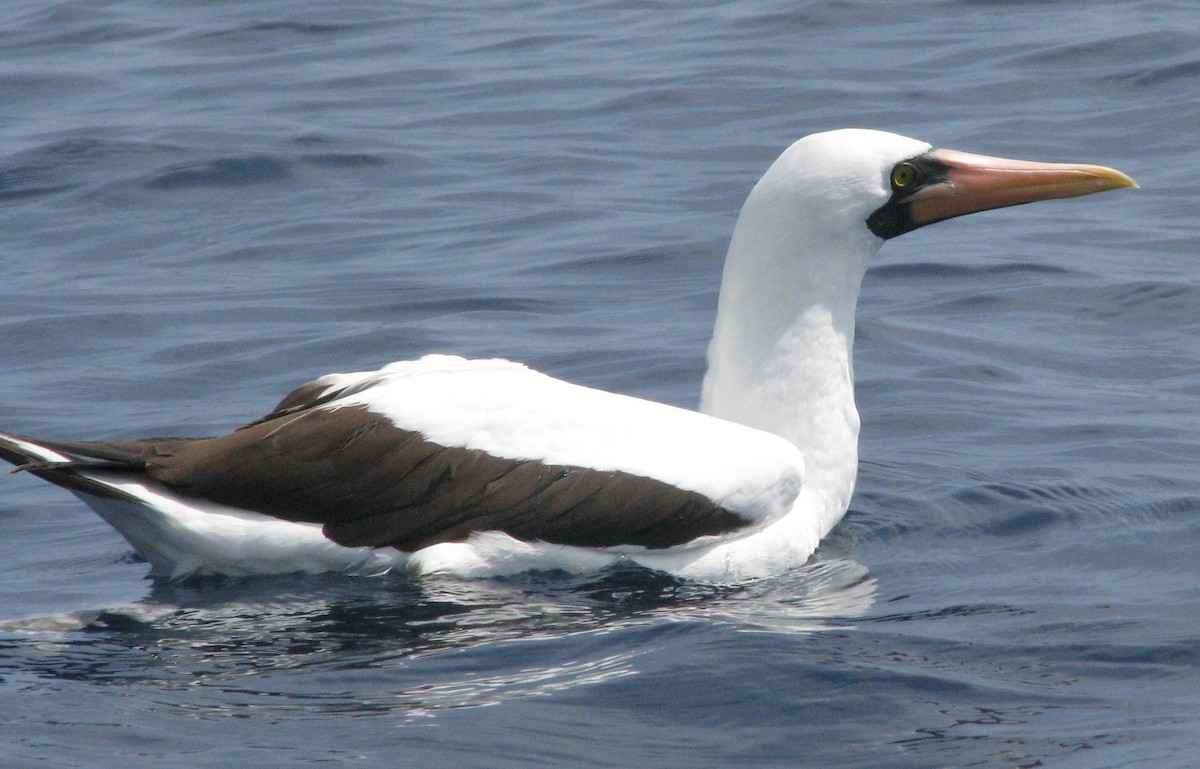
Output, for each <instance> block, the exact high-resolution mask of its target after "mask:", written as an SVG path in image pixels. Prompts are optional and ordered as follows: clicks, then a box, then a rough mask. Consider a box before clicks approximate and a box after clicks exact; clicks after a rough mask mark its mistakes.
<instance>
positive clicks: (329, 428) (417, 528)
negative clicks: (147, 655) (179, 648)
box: [0, 129, 1136, 582]
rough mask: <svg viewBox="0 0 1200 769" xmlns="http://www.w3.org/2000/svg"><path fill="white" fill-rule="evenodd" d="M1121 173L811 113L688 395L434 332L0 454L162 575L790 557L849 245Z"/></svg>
mask: <svg viewBox="0 0 1200 769" xmlns="http://www.w3.org/2000/svg"><path fill="white" fill-rule="evenodd" d="M1130 186H1136V185H1135V183H1134V182H1133V180H1132V179H1130V178H1129V177H1128V176H1126V175H1124V174H1122V173H1121V172H1119V171H1115V170H1113V169H1110V168H1105V167H1102V166H1093V165H1073V164H1051V163H1034V162H1026V161H1014V160H1005V159H1000V158H991V157H985V156H981V155H971V154H966V153H962V152H955V151H951V150H944V149H934V148H932V147H931V145H929V144H926V143H924V142H920V141H916V140H914V139H909V138H906V137H902V136H897V135H895V134H889V133H883V132H879V131H869V130H861V129H845V130H838V131H830V132H826V133H819V134H813V135H811V136H808V137H806V138H803V139H801V140H799V141H797V142H796V143H795V144H793V145H792V146H791V147H789V148H788V149H787V150H786V151H785V152H784V153H783V154H782V155H781V156H780V157H779V159H778V160H776V161H775V163H774V164H773V165H771V167H770V168H769V169H768V170H767V172H766V174H765V175H764V176H763V177H762V179H761V180H759V182H758V184H756V185H755V187H754V188H753V190H752V191H751V193H750V196H749V198H748V199H747V200H746V203H745V205H744V206H743V208H742V211H741V214H740V216H739V217H738V220H737V225H736V227H735V228H734V232H733V237H732V240H731V242H730V246H729V252H728V256H727V258H726V262H725V269H724V275H723V278H722V282H721V291H720V299H719V302H718V308H717V319H716V328H715V331H714V334H713V338H712V342H711V345H710V347H709V350H708V372H707V374H706V376H705V378H704V383H703V390H702V397H701V404H700V410H699V411H698V412H697V411H689V410H686V409H681V408H675V407H672V406H666V405H662V404H658V403H653V402H650V401H646V400H641V399H637V398H632V397H628V396H624V395H618V394H614V393H609V392H604V391H601V390H596V389H590V388H586V387H580V386H577V385H573V384H569V383H567V382H563V381H560V380H557V379H553V378H551V377H549V376H546V375H544V374H540V373H538V372H536V371H532V370H530V369H528V368H526V367H525V366H522V365H520V364H517V363H512V362H509V361H506V360H465V359H463V358H458V357H452V356H445V355H429V356H427V357H424V358H421V359H419V360H415V361H405V362H400V363H392V364H390V365H388V366H385V367H384V368H382V369H380V370H378V371H370V372H357V373H343V374H330V375H327V376H324V377H321V378H320V379H317V380H315V381H313V382H309V383H308V384H305V385H303V386H301V387H300V388H298V389H297V390H295V391H294V392H292V393H291V394H289V395H287V396H286V397H285V398H284V399H283V400H282V401H281V402H280V403H279V405H277V406H276V407H275V409H274V410H272V411H271V412H270V413H269V414H267V415H266V416H264V417H262V418H261V419H258V420H256V421H254V422H252V423H250V424H249V425H247V426H245V427H242V428H240V429H238V430H235V431H234V432H232V433H230V434H228V435H222V436H218V437H213V438H148V439H143V440H114V441H94V442H64V441H48V440H38V439H33V438H27V437H24V436H20V435H10V434H3V433H0V457H3V458H4V459H6V460H8V461H9V462H11V463H13V464H15V465H17V470H18V471H25V472H28V473H31V474H33V475H36V476H38V477H40V478H43V479H45V480H47V481H50V482H51V483H54V484H57V485H59V486H62V487H64V488H66V489H67V490H69V491H71V492H73V493H74V494H76V495H77V496H79V497H80V498H81V499H82V500H83V501H84V502H86V503H87V504H88V505H89V506H90V507H91V508H92V509H93V510H95V511H96V512H97V513H98V514H99V515H100V516H101V517H102V518H103V519H104V520H105V521H107V522H108V523H109V524H111V525H112V526H113V527H114V528H116V529H117V531H118V532H120V533H121V535H122V536H124V537H125V539H126V540H128V541H129V543H130V544H131V545H132V546H133V549H134V550H135V551H136V552H137V553H138V554H139V555H140V556H142V557H143V558H145V559H146V560H147V561H149V563H150V566H151V570H152V572H153V573H154V574H155V575H156V576H161V577H166V578H172V579H173V578H181V577H185V576H189V575H193V574H218V575H232V576H244V575H250V574H264V573H283V572H292V571H305V572H319V571H342V572H349V573H374V572H382V571H386V570H388V569H392V568H401V567H403V568H407V569H409V570H410V571H411V572H413V573H415V574H424V573H438V572H446V573H450V574H454V575H459V576H465V577H472V576H487V575H497V574H504V573H516V572H520V571H525V570H529V569H568V570H574V571H586V570H594V569H599V568H603V567H604V566H606V565H609V564H612V563H614V562H617V561H622V560H624V561H632V562H636V563H640V564H644V565H645V566H648V567H650V568H655V569H662V570H665V571H669V572H672V573H675V574H678V575H681V576H684V577H692V578H698V579H702V580H712V581H720V582H732V581H738V580H743V579H748V578H755V577H761V576H766V575H770V574H775V573H779V572H781V571H783V570H785V569H787V568H789V567H791V566H795V565H799V564H801V563H803V562H804V561H805V560H807V559H808V557H809V556H810V555H811V554H812V552H813V550H814V549H815V548H816V547H817V544H818V542H819V541H820V539H821V538H822V537H823V536H824V535H825V534H826V533H828V532H829V530H830V529H832V528H833V526H834V525H835V524H836V523H837V522H838V521H839V520H840V519H841V517H842V516H843V515H844V514H845V512H846V508H847V506H848V505H849V502H850V496H851V493H852V491H853V489H854V483H855V476H856V472H857V465H858V445H857V444H858V429H859V417H858V412H857V410H856V409H855V405H854V387H853V375H852V362H851V352H852V347H853V343H854V314H855V307H856V304H857V301H858V294H859V286H860V284H861V282H862V278H863V275H864V273H865V271H866V268H867V260H868V258H869V257H871V256H872V255H873V254H874V253H875V252H876V251H877V250H878V249H879V247H880V246H881V245H882V244H883V242H884V241H885V240H887V239H889V238H894V237H896V236H898V235H902V234H904V233H906V232H910V231H912V230H915V229H917V228H918V227H922V226H924V225H926V224H931V223H933V222H938V221H942V220H945V219H950V218H952V217H956V216H962V215H964V214H970V213H974V212H977V211H983V210H986V209H992V208H1000V207H1003V206H1012V205H1018V204H1021V203H1028V202H1032V201H1037V200H1047V199H1051V198H1067V197H1075V196H1080V195H1089V194H1092V193H1096V192H1102V191H1105V190H1112V189H1118V188H1121V187H1130Z"/></svg>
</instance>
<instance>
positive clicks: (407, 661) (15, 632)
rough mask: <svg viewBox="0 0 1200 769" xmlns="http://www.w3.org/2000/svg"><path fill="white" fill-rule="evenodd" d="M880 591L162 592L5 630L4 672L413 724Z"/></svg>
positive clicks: (771, 584) (802, 627) (466, 587)
mask: <svg viewBox="0 0 1200 769" xmlns="http://www.w3.org/2000/svg"><path fill="white" fill-rule="evenodd" d="M875 590H876V584H875V579H874V578H873V577H872V576H871V575H870V574H869V572H868V571H867V569H866V567H864V566H863V565H861V564H859V563H857V562H855V561H852V560H848V559H844V558H839V557H833V556H830V557H825V558H821V557H818V558H816V559H814V560H813V561H811V562H810V563H809V564H807V565H806V566H804V567H802V568H800V569H796V570H793V571H791V572H789V573H788V574H785V575H783V576H780V577H778V578H773V579H768V580H761V581H758V582H753V583H749V584H743V585H738V586H714V585H705V584H700V583H695V582H690V581H687V580H683V579H679V578H677V577H673V576H670V575H667V574H664V573H661V572H655V571H651V570H648V569H645V568H642V567H634V566H629V567H620V568H615V569H611V570H609V571H606V572H603V573H601V574H598V575H596V574H594V575H590V576H587V577H581V576H577V575H567V574H562V573H540V574H539V573H534V574H525V575H522V576H520V577H514V578H508V579H493V580H481V581H462V580H452V579H445V580H434V579H428V578H426V579H422V580H419V581H418V580H412V579H409V578H407V577H406V576H404V575H387V576H384V577H377V578H354V577H346V576H338V575H320V576H303V575H294V576H279V577H270V578H262V577H259V578H255V579H252V580H234V579H220V580H217V579H206V580H194V581H191V582H185V583H182V584H174V583H162V582H156V583H154V584H153V586H152V587H151V589H150V592H149V594H148V595H147V597H146V598H145V599H144V600H143V601H141V602H139V603H138V604H136V605H134V606H130V607H125V608H119V609H106V610H101V611H91V612H77V613H74V614H71V615H59V616H55V617H47V618H40V619H36V618H35V619H29V620H23V621H20V622H9V623H5V624H3V625H0V634H2V635H3V636H7V640H8V641H10V643H8V644H5V645H4V649H5V650H4V651H2V652H0V666H2V667H4V668H7V669H9V670H12V669H14V668H17V667H19V668H23V669H24V671H25V672H26V673H27V674H33V675H35V676H36V677H39V678H51V679H59V680H61V679H72V680H85V681H88V682H91V683H100V684H104V683H121V684H135V683H139V682H141V683H146V684H151V685H153V686H155V687H156V688H163V687H166V688H167V689H172V688H174V689H186V690H188V691H190V693H191V694H190V695H189V696H186V697H185V696H181V697H180V698H179V699H178V700H177V702H176V704H177V705H178V706H179V707H184V708H188V709H191V708H195V709H198V710H201V711H204V712H206V713H209V712H212V711H214V710H215V711H224V710H229V709H232V710H238V709H239V708H249V707H253V708H256V709H261V708H263V707H268V706H271V705H274V706H276V707H282V708H289V709H290V708H295V707H305V708H316V709H317V710H319V711H320V712H323V713H325V712H354V713H361V712H375V711H379V710H390V711H396V712H398V713H401V714H403V716H404V717H406V718H410V719H411V718H420V717H426V716H429V715H431V714H436V713H437V712H439V711H442V710H446V709H449V708H462V707H475V706H480V705H484V704H494V703H496V702H500V701H504V700H506V699H511V698H514V697H523V696H534V695H539V694H547V693H551V692H555V691H560V690H563V689H567V688H574V687H577V686H588V685H594V684H598V683H602V682H605V681H610V680H614V679H617V678H621V677H625V676H631V675H637V674H638V672H639V667H638V657H639V656H640V655H642V654H644V653H646V652H647V650H648V649H657V648H659V646H660V644H658V643H655V642H652V640H651V639H653V637H654V634H655V633H659V632H662V629H663V628H666V627H681V626H686V625H687V624H688V623H690V624H691V625H692V626H698V625H709V624H714V623H715V624H721V625H725V626H728V627H732V628H734V629H736V630H738V631H751V632H770V633H811V632H818V631H820V630H822V629H824V628H830V627H844V626H845V625H846V624H848V623H852V622H853V620H854V618H855V617H859V616H861V615H863V614H864V613H866V611H867V610H868V609H869V608H870V607H871V605H872V603H873V601H874V597H875ZM620 633H625V634H626V636H625V637H621V636H620V635H617V634H620ZM310 673H316V674H318V676H317V677H318V678H321V679H324V680H325V681H326V683H324V684H320V685H317V684H315V683H314V681H315V679H313V678H312V677H311V676H309V675H307V674H310ZM301 674H303V675H301ZM329 681H334V682H338V683H340V686H334V687H331V686H329V685H328V682H329Z"/></svg>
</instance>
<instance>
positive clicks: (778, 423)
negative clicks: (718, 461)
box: [700, 168, 881, 526]
mask: <svg viewBox="0 0 1200 769" xmlns="http://www.w3.org/2000/svg"><path fill="white" fill-rule="evenodd" d="M796 176H797V175H796V174H794V173H775V169H774V168H773V169H772V171H771V172H768V174H767V175H766V176H765V177H764V178H763V180H762V181H760V182H759V184H758V186H756V187H755V189H754V191H753V192H752V193H751V195H750V198H749V199H748V200H747V202H746V205H745V207H744V208H743V209H742V213H741V216H740V217H739V218H738V224H737V227H736V228H735V230H734V234H733V240H732V242H731V243H730V247H729V255H728V257H727V258H726V262H725V273H724V277H723V278H722V282H721V294H720V300H719V302H718V307H717V321H716V328H715V330H714V333H713V339H712V343H711V345H710V346H709V350H708V365H709V367H708V373H707V375H706V376H705V379H704V388H703V393H702V396H701V404H700V410H701V411H702V412H704V413H706V414H709V415H712V416H716V417H720V418H722V419H728V420H731V421H734V422H739V423H742V424H745V425H749V426H751V427H756V428H758V429H761V430H766V431H769V432H772V433H775V434H777V435H780V436H782V437H784V438H786V439H788V440H789V441H791V442H792V443H794V444H795V445H796V446H797V447H799V448H800V449H801V451H802V452H803V454H804V460H805V480H804V483H805V488H806V489H807V490H809V491H811V492H814V493H815V494H816V495H817V498H818V499H819V500H820V504H821V506H822V507H824V508H825V509H824V510H823V511H822V512H821V514H822V516H823V517H826V518H828V519H829V520H828V526H832V525H833V524H834V523H835V522H836V521H837V519H839V518H840V517H841V516H842V514H843V513H844V512H845V510H846V507H847V505H848V504H849V501H850V495H851V493H852V492H853V490H854V480H855V475H856V472H857V465H858V427H859V420H858V411H857V410H856V409H855V406H854V376H853V364H852V353H853V347H854V313H855V308H856V305H857V303H858V293H859V286H860V285H861V283H862V277H863V274H864V272H865V271H866V263H867V259H868V258H869V257H870V256H871V255H872V254H874V253H875V251H877V250H878V248H879V246H880V245H881V241H880V240H879V239H878V238H876V237H875V236H873V235H871V234H870V232H869V231H868V230H867V229H866V227H865V226H862V225H861V221H862V219H861V218H858V217H857V216H856V217H854V218H853V219H850V221H855V220H856V221H855V224H856V225H857V226H854V227H851V226H845V225H842V224H839V222H844V221H846V220H847V218H846V217H828V216H825V217H822V216H820V215H818V214H816V213H813V214H809V213H808V212H809V211H813V212H816V211H822V210H825V211H826V212H827V206H828V203H829V198H828V195H827V196H826V200H825V203H826V209H822V208H819V207H815V206H805V205H802V203H803V201H804V198H805V197H806V196H810V195H814V194H816V192H815V191H812V192H810V191H805V190H804V189H802V188H801V187H800V186H799V185H798V182H797V179H796ZM825 192H826V193H828V190H825ZM798 203H801V204H800V205H798Z"/></svg>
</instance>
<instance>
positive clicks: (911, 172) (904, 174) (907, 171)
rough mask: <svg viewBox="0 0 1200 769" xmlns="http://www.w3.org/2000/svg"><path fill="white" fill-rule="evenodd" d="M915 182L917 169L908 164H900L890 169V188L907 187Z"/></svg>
mask: <svg viewBox="0 0 1200 769" xmlns="http://www.w3.org/2000/svg"><path fill="white" fill-rule="evenodd" d="M916 180H917V169H915V168H913V167H912V166H910V165H909V164H908V163H901V164H900V165H898V166H896V167H895V168H893V169H892V186H893V187H896V188H897V189H900V188H903V187H907V186H908V185H910V184H912V183H913V182H915V181H916Z"/></svg>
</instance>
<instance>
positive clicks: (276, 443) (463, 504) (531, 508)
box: [73, 386, 747, 551]
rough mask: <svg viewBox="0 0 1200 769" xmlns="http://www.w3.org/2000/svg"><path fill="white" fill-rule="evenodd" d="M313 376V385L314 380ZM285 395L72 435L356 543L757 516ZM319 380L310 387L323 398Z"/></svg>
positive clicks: (535, 534)
mask: <svg viewBox="0 0 1200 769" xmlns="http://www.w3.org/2000/svg"><path fill="white" fill-rule="evenodd" d="M306 387H308V386H306ZM303 389H304V388H301V390H298V391H297V392H296V393H293V395H292V396H288V398H287V399H285V400H284V401H283V403H281V404H280V408H278V409H277V410H276V411H275V412H272V414H271V415H268V416H267V417H265V418H263V419H262V420H259V421H258V422H255V423H253V424H251V425H248V426H246V427H244V428H242V429H240V430H237V431H235V432H233V433H231V434H229V435H224V436H220V437H217V438H203V439H158V440H144V441H120V442H112V443H105V444H73V446H74V448H75V450H76V452H77V453H78V452H81V450H83V449H84V447H88V446H91V447H93V450H92V451H82V453H86V454H88V455H91V456H102V457H105V458H113V457H119V456H122V455H126V456H130V455H133V454H137V455H138V456H139V457H140V459H141V462H142V463H144V472H145V473H146V474H148V475H149V476H151V477H153V478H154V479H156V480H158V481H160V482H161V483H163V484H165V485H167V486H169V487H170V488H172V489H173V490H175V491H176V492H177V493H179V494H181V495H184V496H189V497H194V498H200V499H207V500H211V501H214V502H217V503H220V504H223V505H228V506H231V507H236V508H240V509H244V510H254V511H256V512H260V513H265V514H268V515H272V516H275V517H278V518H283V519H286V520H292V521H308V522H313V523H320V524H322V525H323V526H324V530H325V533H326V535H327V536H328V537H329V538H330V539H332V540H334V541H335V542H338V543H339V544H343V545H347V546H356V545H371V546H376V547H379V546H393V547H397V548H399V549H401V550H405V551H412V550H417V549H419V548H422V547H426V546H428V545H432V544H436V543H438V542H449V541H458V540H463V539H465V538H466V537H467V536H468V535H469V534H471V533H472V532H475V531H487V530H497V531H503V532H506V533H508V534H510V535H512V536H514V537H517V538H519V539H524V540H542V541H545V542H553V543H558V544H565V545H580V546H589V547H604V546H614V545H641V546H645V547H650V548H663V547H670V546H673V545H679V544H683V543H685V542H688V541H690V540H692V539H695V538H696V537H700V536H704V535H715V534H723V533H727V532H731V531H734V530H737V529H740V528H743V527H744V526H746V525H747V521H746V520H744V519H743V518H741V517H740V516H738V515H736V514H734V513H731V512H729V511H728V510H725V509H723V508H721V507H718V506H717V505H715V504H714V503H713V502H712V501H711V500H709V499H708V498H707V497H704V496H703V495H701V494H698V493H696V492H692V491H685V490H681V489H678V488H676V487H674V486H671V485H669V484H666V483H663V482H662V481H657V480H654V479H651V478H645V477H641V476H638V475H634V474H631V473H626V472H619V471H598V470H593V469H590V468H582V467H572V466H564V465H550V464H546V463H543V462H538V461H534V460H513V459H505V458H501V457H496V456H492V455H489V454H487V453H485V452H483V451H479V450H476V449H466V448H462V447H456V446H441V445H438V444H436V443H433V442H430V441H428V440H426V439H425V438H424V437H422V436H421V435H420V434H419V433H416V432H413V431H410V430H404V429H401V428H399V427H396V426H395V425H394V424H393V423H392V422H391V421H390V420H389V419H388V418H387V417H384V416H380V415H378V414H375V413H373V412H371V411H369V410H368V409H366V408H365V407H361V406H349V407H340V408H334V409H328V408H310V407H308V404H309V403H312V402H314V401H313V400H306V398H305V397H295V396H299V395H300V394H301V393H303ZM320 392H321V388H315V389H311V390H309V391H308V392H306V393H303V395H305V396H307V397H309V398H313V399H315V402H321V403H324V402H326V401H327V400H328V398H327V397H317V396H318V395H319V394H320Z"/></svg>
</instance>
